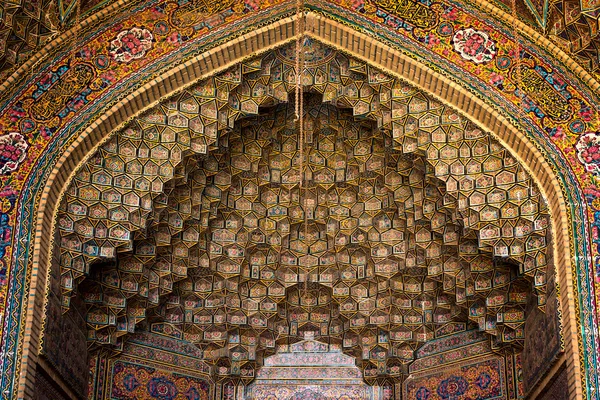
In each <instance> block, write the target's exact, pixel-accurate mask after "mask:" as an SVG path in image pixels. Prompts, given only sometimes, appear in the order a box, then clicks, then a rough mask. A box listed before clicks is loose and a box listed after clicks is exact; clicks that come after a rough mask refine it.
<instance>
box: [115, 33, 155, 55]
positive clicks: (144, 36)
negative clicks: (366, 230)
mask: <svg viewBox="0 0 600 400" xmlns="http://www.w3.org/2000/svg"><path fill="white" fill-rule="evenodd" d="M153 39H154V37H153V36H152V33H151V32H150V31H149V30H148V29H145V28H131V29H129V30H124V31H121V32H119V34H118V35H117V37H116V38H115V39H114V40H113V41H111V42H110V49H109V50H108V52H109V53H110V55H111V56H112V58H113V59H115V61H118V62H124V63H127V62H130V61H131V60H135V59H138V58H142V57H144V56H145V55H146V52H147V51H148V50H150V49H151V48H152V41H153Z"/></svg>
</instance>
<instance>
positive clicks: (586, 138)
mask: <svg viewBox="0 0 600 400" xmlns="http://www.w3.org/2000/svg"><path fill="white" fill-rule="evenodd" d="M575 148H576V149H577V158H579V161H580V162H581V163H582V164H583V165H584V166H585V169H586V170H587V171H588V172H591V173H593V174H596V175H600V132H587V133H585V134H583V135H581V136H580V137H579V140H578V141H577V145H576V146H575Z"/></svg>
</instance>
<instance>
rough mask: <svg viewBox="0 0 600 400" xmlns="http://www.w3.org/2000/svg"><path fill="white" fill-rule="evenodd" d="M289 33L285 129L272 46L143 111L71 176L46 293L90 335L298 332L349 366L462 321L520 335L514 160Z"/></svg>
mask: <svg viewBox="0 0 600 400" xmlns="http://www.w3.org/2000/svg"><path fill="white" fill-rule="evenodd" d="M303 48H304V56H303V57H302V63H301V64H300V65H301V67H300V68H301V69H300V70H301V78H300V81H301V86H302V89H303V90H302V92H303V94H302V100H299V101H302V107H301V108H300V109H301V110H303V112H302V111H300V113H301V114H302V119H303V120H302V122H303V124H302V131H300V130H299V122H298V121H297V118H296V117H295V115H296V114H295V112H296V111H297V110H296V108H295V106H296V97H295V96H296V93H295V89H296V84H295V83H296V68H297V64H296V63H297V61H299V60H297V59H296V57H297V53H296V47H295V45H288V46H284V47H283V48H280V49H277V50H275V51H272V52H269V53H267V54H265V55H263V56H262V57H260V58H254V59H249V60H247V61H245V62H243V63H241V64H240V65H238V66H236V67H234V68H232V69H229V70H227V71H225V72H223V73H221V74H218V75H216V76H215V77H213V78H210V79H208V80H206V81H204V82H201V83H200V84H198V85H196V86H194V87H192V88H190V89H187V90H186V91H184V93H182V94H181V95H179V96H177V97H176V98H173V99H171V100H169V101H166V102H164V103H162V104H160V105H159V106H157V107H155V108H153V109H152V110H151V111H149V112H147V113H144V114H143V115H142V116H140V117H139V118H137V119H136V120H135V121H134V122H133V123H131V124H129V125H128V126H127V127H126V128H124V129H122V130H121V131H119V132H118V133H117V134H116V135H115V137H113V138H112V139H111V140H110V141H109V142H107V143H106V144H105V145H103V146H102V147H101V149H100V150H99V151H98V152H97V153H96V154H95V155H94V156H92V158H91V159H90V161H88V163H87V164H86V165H85V166H84V167H83V168H82V169H81V170H80V171H79V172H78V173H77V174H76V176H75V179H74V181H73V183H72V184H71V186H70V188H69V189H68V190H67V196H66V198H65V201H64V202H63V206H62V212H61V213H60V214H59V216H58V225H59V228H60V253H61V256H60V265H61V271H62V273H61V281H62V287H63V290H64V297H63V305H64V306H65V307H68V306H69V300H70V296H71V295H72V293H73V292H74V291H76V292H79V293H80V294H81V295H82V296H83V297H84V299H85V301H86V303H87V306H88V312H87V322H88V326H89V334H88V338H89V340H90V341H91V342H92V343H91V344H96V345H98V344H113V345H118V344H119V343H120V341H121V340H120V338H121V337H122V336H124V335H126V334H127V333H128V332H133V331H134V330H135V326H136V324H138V323H139V322H140V321H142V320H145V319H148V320H149V321H150V322H151V323H152V328H151V329H152V330H154V331H157V332H163V333H164V332H168V333H169V334H172V335H175V336H176V337H181V338H183V339H185V340H187V341H190V342H193V343H197V344H198V345H199V346H200V347H202V348H204V349H205V356H206V358H208V359H217V358H221V359H222V358H223V357H226V358H228V361H227V362H228V363H229V362H231V363H243V364H244V363H248V362H251V361H254V360H256V359H257V355H256V354H257V353H261V354H262V353H265V352H266V353H267V354H268V353H269V352H273V351H274V349H275V346H276V344H282V343H285V342H286V341H288V340H291V341H292V342H293V341H294V340H300V339H301V338H303V337H304V336H305V335H307V334H310V335H315V337H317V338H322V339H324V340H327V341H330V342H333V343H339V344H342V346H343V348H344V350H345V351H347V352H349V353H350V354H352V355H355V356H359V357H361V358H362V359H363V360H364V365H363V368H364V369H365V374H366V376H367V377H371V375H370V374H374V375H377V374H386V375H387V374H389V375H392V376H394V375H396V376H397V375H399V374H401V373H402V371H403V368H402V364H406V363H408V362H410V361H412V360H413V352H414V350H415V349H416V348H417V347H418V346H419V345H420V344H422V343H424V342H426V341H428V340H431V339H433V338H435V337H436V335H438V334H442V335H443V334H447V333H449V332H452V331H453V330H455V329H457V330H461V329H464V328H465V326H466V325H467V323H468V322H473V323H475V324H477V325H478V327H479V329H480V330H482V331H486V332H488V333H489V334H490V336H491V338H492V340H493V342H494V346H495V347H500V346H502V345H504V344H515V345H517V346H519V345H522V343H523V339H524V332H523V325H524V322H525V318H526V316H525V308H524V306H525V304H526V302H527V297H528V295H529V294H530V293H531V292H532V290H533V291H534V292H535V294H536V295H537V298H538V303H539V305H540V306H543V305H544V304H545V299H546V297H545V293H546V268H547V265H548V259H547V257H548V256H547V252H546V248H547V245H548V243H547V240H548V232H547V228H548V223H549V219H548V214H547V207H546V204H545V203H544V200H543V198H542V197H541V196H540V194H539V192H538V190H537V189H536V186H535V184H534V183H533V182H532V180H531V178H530V176H529V175H528V173H527V172H526V171H525V170H524V169H523V168H522V166H521V165H520V164H519V163H518V162H517V161H516V160H515V159H514V158H513V157H512V156H511V155H510V154H509V152H508V151H507V150H506V149H504V148H503V147H502V146H501V145H500V144H499V143H498V142H497V141H496V140H494V139H493V138H492V137H491V136H490V134H489V133H487V132H484V131H482V130H481V129H480V128H478V127H476V126H475V125H473V124H472V123H470V122H468V121H467V120H466V119H464V118H463V117H461V116H460V115H459V114H457V113H456V112H455V111H453V110H452V109H450V108H448V107H445V106H444V105H442V104H440V103H439V102H437V101H435V100H433V99H431V98H430V97H429V96H426V95H425V94H423V93H421V92H420V91H417V90H415V89H414V88H412V87H410V86H409V85H406V84H404V83H402V82H400V81H398V80H396V79H394V78H392V77H390V76H388V75H386V74H384V73H383V72H381V71H378V70H377V69H375V68H372V67H371V66H369V65H367V64H366V63H364V62H361V61H359V60H357V59H355V58H352V57H348V56H346V55H344V54H343V53H340V52H338V51H335V50H333V49H331V48H329V47H326V46H324V45H322V44H320V43H319V42H317V41H314V40H312V39H305V41H304V43H303ZM301 132H303V134H302V133H301ZM102 260H105V262H103V263H101V264H100V265H101V267H98V268H96V267H95V265H94V263H95V262H98V261H102ZM112 260H114V261H112ZM87 276H89V277H90V278H91V279H90V278H88V279H87V280H85V281H84V283H83V286H81V287H79V290H77V289H78V288H77V282H79V281H81V280H82V279H83V278H85V277H87ZM239 336H241V337H242V340H241V342H240V341H239V340H233V339H232V337H239ZM240 349H241V350H240ZM233 353H235V354H237V355H236V356H233V355H232V354H233ZM382 365H383V366H382ZM232 368H233V367H232ZM246 368H251V369H252V370H253V369H254V367H252V366H247V367H246ZM242 370H244V368H242ZM237 371H238V374H242V372H240V368H239V366H238V368H237ZM229 372H231V371H229V370H228V373H229Z"/></svg>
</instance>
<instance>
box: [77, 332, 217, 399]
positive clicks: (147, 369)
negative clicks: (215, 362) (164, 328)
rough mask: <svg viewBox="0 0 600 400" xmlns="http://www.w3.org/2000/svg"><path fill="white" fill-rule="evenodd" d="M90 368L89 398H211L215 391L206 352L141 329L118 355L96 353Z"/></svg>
mask: <svg viewBox="0 0 600 400" xmlns="http://www.w3.org/2000/svg"><path fill="white" fill-rule="evenodd" d="M89 371H90V386H89V393H88V398H89V399H95V400H103V399H111V400H112V399H160V400H165V399H170V400H179V399H181V400H184V399H185V400H211V399H213V395H214V384H213V383H212V380H211V378H210V373H211V368H210V366H209V365H207V364H206V363H205V362H203V361H202V352H201V351H200V350H199V349H198V348H197V347H195V346H194V345H191V344H189V343H186V342H183V341H178V340H175V339H172V338H169V337H165V336H162V335H156V334H150V333H140V334H137V335H135V336H133V337H131V338H130V339H129V340H128V341H127V343H126V344H125V345H124V347H123V350H122V352H120V354H118V355H114V354H107V353H99V354H96V355H94V357H92V358H91V360H90V364H89Z"/></svg>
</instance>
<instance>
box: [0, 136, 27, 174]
mask: <svg viewBox="0 0 600 400" xmlns="http://www.w3.org/2000/svg"><path fill="white" fill-rule="evenodd" d="M28 147H29V145H28V144H27V142H26V141H25V138H24V137H23V136H22V135H21V134H20V133H18V132H11V133H9V134H8V135H2V136H0V175H6V174H9V173H11V172H13V171H15V170H16V169H17V168H19V165H20V164H21V163H22V162H23V161H24V160H25V158H26V157H27V148H28Z"/></svg>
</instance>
